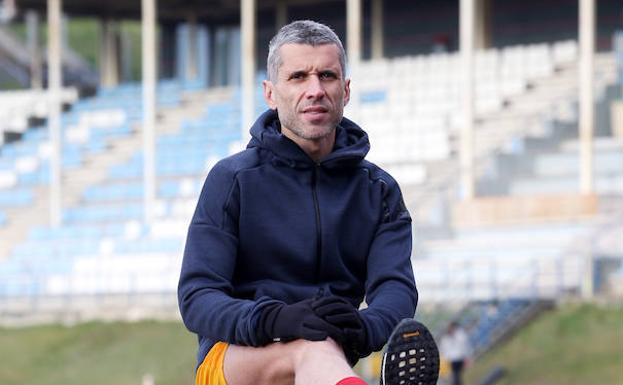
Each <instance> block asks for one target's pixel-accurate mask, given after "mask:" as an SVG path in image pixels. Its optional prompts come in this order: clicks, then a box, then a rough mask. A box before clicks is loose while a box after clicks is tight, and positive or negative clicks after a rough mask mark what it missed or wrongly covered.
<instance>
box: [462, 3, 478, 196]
mask: <svg viewBox="0 0 623 385" xmlns="http://www.w3.org/2000/svg"><path fill="white" fill-rule="evenodd" d="M460 1H461V3H460V54H461V64H460V66H461V69H462V70H463V71H462V79H463V84H462V87H461V94H462V105H463V124H462V128H461V139H460V142H461V148H460V169H461V193H462V194H461V195H462V196H461V198H462V199H463V200H469V199H472V198H474V195H475V192H474V190H475V187H474V115H475V111H474V96H475V92H474V0H460Z"/></svg>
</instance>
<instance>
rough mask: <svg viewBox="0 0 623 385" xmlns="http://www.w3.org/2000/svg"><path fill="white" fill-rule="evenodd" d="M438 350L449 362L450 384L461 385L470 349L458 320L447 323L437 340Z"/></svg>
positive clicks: (465, 334) (467, 339)
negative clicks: (446, 327)
mask: <svg viewBox="0 0 623 385" xmlns="http://www.w3.org/2000/svg"><path fill="white" fill-rule="evenodd" d="M439 352H440V354H441V357H442V358H443V359H444V360H447V361H448V362H449V363H450V370H451V373H452V385H462V384H463V369H464V368H465V366H466V365H467V363H468V360H469V357H470V355H471V349H470V344H469V338H468V336H467V333H466V332H465V330H464V329H463V328H462V327H461V325H460V324H459V323H458V322H456V321H453V322H450V325H448V329H447V330H446V333H445V334H444V335H443V336H442V337H441V340H440V341H439Z"/></svg>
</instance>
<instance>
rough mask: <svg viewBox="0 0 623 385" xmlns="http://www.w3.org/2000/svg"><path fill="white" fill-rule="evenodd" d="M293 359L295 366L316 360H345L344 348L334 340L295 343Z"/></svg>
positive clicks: (298, 341) (299, 341)
mask: <svg viewBox="0 0 623 385" xmlns="http://www.w3.org/2000/svg"><path fill="white" fill-rule="evenodd" d="M292 344H293V352H292V358H293V360H294V366H295V367H296V366H297V365H299V364H300V363H303V362H310V361H312V362H313V361H314V360H326V359H344V360H345V357H344V353H343V351H342V348H341V347H340V346H339V345H338V344H337V343H336V342H335V341H333V340H332V339H330V338H328V339H326V340H324V341H306V340H297V341H293V342H292Z"/></svg>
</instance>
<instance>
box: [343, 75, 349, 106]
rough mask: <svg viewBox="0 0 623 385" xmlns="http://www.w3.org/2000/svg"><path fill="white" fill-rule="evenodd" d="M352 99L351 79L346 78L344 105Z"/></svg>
mask: <svg viewBox="0 0 623 385" xmlns="http://www.w3.org/2000/svg"><path fill="white" fill-rule="evenodd" d="M349 101H350V79H346V80H344V105H345V106H346V105H347V104H348V102H349Z"/></svg>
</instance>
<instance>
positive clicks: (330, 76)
mask: <svg viewBox="0 0 623 385" xmlns="http://www.w3.org/2000/svg"><path fill="white" fill-rule="evenodd" d="M320 79H337V76H336V75H335V74H334V73H333V72H331V71H325V72H321V73H320Z"/></svg>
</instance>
